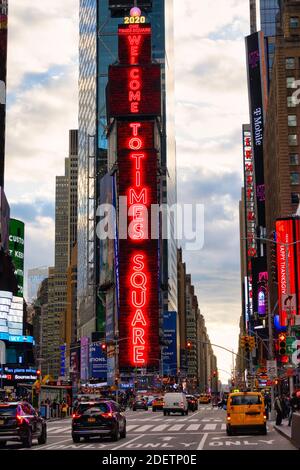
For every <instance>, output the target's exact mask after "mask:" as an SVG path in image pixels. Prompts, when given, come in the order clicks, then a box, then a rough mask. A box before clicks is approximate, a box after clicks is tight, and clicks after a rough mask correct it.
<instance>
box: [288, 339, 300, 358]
mask: <svg viewBox="0 0 300 470" xmlns="http://www.w3.org/2000/svg"><path fill="white" fill-rule="evenodd" d="M296 350H297V339H296V338H295V336H287V337H286V353H287V354H288V355H289V356H291V355H292V354H294V352H295V351H296Z"/></svg>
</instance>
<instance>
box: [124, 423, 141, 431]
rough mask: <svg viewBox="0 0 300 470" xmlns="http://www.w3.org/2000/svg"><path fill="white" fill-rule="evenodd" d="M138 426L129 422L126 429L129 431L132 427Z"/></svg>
mask: <svg viewBox="0 0 300 470" xmlns="http://www.w3.org/2000/svg"><path fill="white" fill-rule="evenodd" d="M137 427H138V425H137V424H127V426H126V429H127V431H131V430H132V429H134V428H137Z"/></svg>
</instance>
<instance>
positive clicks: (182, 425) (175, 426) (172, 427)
mask: <svg viewBox="0 0 300 470" xmlns="http://www.w3.org/2000/svg"><path fill="white" fill-rule="evenodd" d="M183 427H184V424H175V425H174V426H171V427H170V428H169V429H168V431H180V429H182V428H183Z"/></svg>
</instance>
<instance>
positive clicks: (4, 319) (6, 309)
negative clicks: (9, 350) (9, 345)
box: [0, 291, 23, 336]
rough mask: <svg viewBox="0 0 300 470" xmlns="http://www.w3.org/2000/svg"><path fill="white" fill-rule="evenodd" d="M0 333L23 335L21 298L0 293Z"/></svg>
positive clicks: (4, 292)
mask: <svg viewBox="0 0 300 470" xmlns="http://www.w3.org/2000/svg"><path fill="white" fill-rule="evenodd" d="M0 333H6V334H7V335H8V336H10V335H12V336H15V335H16V336H20V335H21V336H22V335H23V298H20V297H16V296H14V295H13V293H12V292H9V291H0Z"/></svg>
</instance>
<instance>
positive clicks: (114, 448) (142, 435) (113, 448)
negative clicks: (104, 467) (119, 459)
mask: <svg viewBox="0 0 300 470" xmlns="http://www.w3.org/2000/svg"><path fill="white" fill-rule="evenodd" d="M144 436H145V434H141V435H140V436H137V437H134V438H133V439H131V440H130V441H128V442H125V443H124V444H121V445H120V446H117V447H112V448H111V449H110V450H117V449H121V447H126V446H128V445H129V444H131V443H132V442H134V441H137V440H138V439H141V438H142V437H144Z"/></svg>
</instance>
